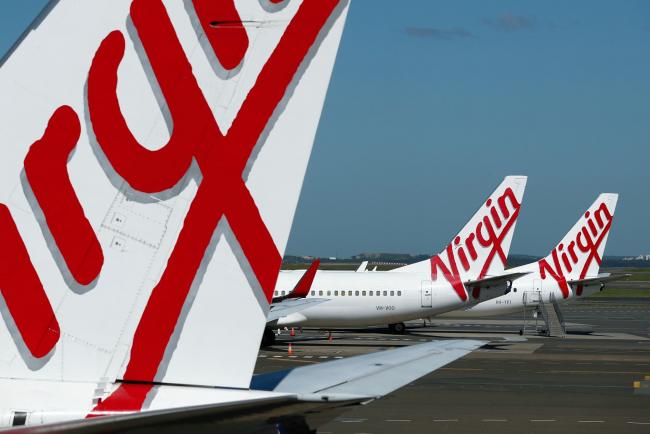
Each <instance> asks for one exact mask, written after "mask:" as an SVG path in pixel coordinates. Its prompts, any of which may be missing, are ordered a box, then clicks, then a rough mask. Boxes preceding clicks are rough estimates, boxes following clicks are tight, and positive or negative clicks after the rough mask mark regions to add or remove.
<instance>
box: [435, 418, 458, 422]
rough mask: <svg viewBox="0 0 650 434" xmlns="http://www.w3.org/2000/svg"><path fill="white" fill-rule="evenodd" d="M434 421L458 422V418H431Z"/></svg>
mask: <svg viewBox="0 0 650 434" xmlns="http://www.w3.org/2000/svg"><path fill="white" fill-rule="evenodd" d="M433 421H434V422H458V419H433Z"/></svg>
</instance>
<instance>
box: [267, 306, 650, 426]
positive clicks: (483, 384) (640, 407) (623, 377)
mask: <svg viewBox="0 0 650 434" xmlns="http://www.w3.org/2000/svg"><path fill="white" fill-rule="evenodd" d="M563 314H564V317H565V319H566V322H567V331H568V333H567V335H566V336H565V337H563V338H552V337H545V336H540V335H538V334H536V333H535V329H534V321H531V319H530V318H529V319H528V321H527V327H526V330H527V332H526V333H525V334H524V335H523V336H521V335H520V334H519V331H520V330H521V329H522V326H523V320H522V316H521V315H509V316H504V317H495V318H489V319H482V320H468V319H459V320H454V319H444V320H433V321H431V322H427V323H426V325H425V324H424V323H423V322H422V321H416V322H412V323H409V324H408V326H409V327H408V330H407V333H406V334H403V335H397V334H390V333H389V332H388V330H387V329H385V328H372V329H360V330H359V329H357V330H338V331H334V332H333V334H332V336H333V339H332V340H331V341H330V340H328V338H327V333H326V332H324V331H320V330H304V331H303V332H302V333H297V334H296V336H294V337H291V336H289V333H288V332H283V334H282V335H281V336H280V337H279V340H278V342H277V344H276V345H274V346H273V347H270V348H265V349H262V350H261V351H260V354H259V359H258V363H257V367H256V372H267V371H274V370H279V369H287V368H290V367H295V366H300V365H303V364H307V363H320V362H324V361H327V360H332V359H337V358H343V357H350V356H354V355H358V354H365V353H369V352H374V351H381V350H384V349H388V348H393V347H401V346H404V345H413V344H417V343H420V342H425V341H429V340H435V339H448V338H454V339H462V338H480V339H482V340H486V341H489V342H490V343H489V344H488V345H486V346H485V347H483V348H481V349H479V350H477V351H475V352H474V353H471V354H469V355H467V356H465V357H464V358H462V359H459V360H457V361H455V362H453V363H451V364H449V365H447V366H445V367H443V368H441V369H439V370H438V371H435V372H433V373H431V374H429V375H427V376H425V377H423V378H421V379H419V380H417V381H415V382H414V383H411V384H409V385H407V386H406V387H404V388H402V389H400V390H398V391H396V392H394V393H392V394H390V395H388V396H386V397H384V398H382V399H380V400H376V401H374V402H372V403H370V404H368V405H364V406H357V407H354V408H352V409H351V410H350V411H348V412H347V413H344V414H343V415H341V416H339V417H337V418H335V419H333V420H332V421H331V422H329V423H327V424H326V425H323V426H321V427H319V429H318V432H319V433H321V434H326V433H395V432H400V433H424V432H443V433H444V432H453V433H477V432H481V433H489V432H498V433H510V432H512V433H515V432H516V433H521V432H532V433H537V432H540V433H546V432H549V433H551V432H552V433H559V432H562V433H564V432H571V433H612V432H616V433H627V432H630V433H650V299H633V298H628V299H587V300H583V301H580V302H576V303H573V304H569V305H566V306H564V307H563ZM538 326H541V322H539V323H538ZM289 342H291V343H292V349H293V353H292V354H288V352H287V348H288V343H289Z"/></svg>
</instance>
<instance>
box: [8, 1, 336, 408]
mask: <svg viewBox="0 0 650 434" xmlns="http://www.w3.org/2000/svg"><path fill="white" fill-rule="evenodd" d="M264 3H265V2H257V1H255V2H252V1H240V0H227V1H221V2H212V1H208V0H191V1H189V0H188V1H184V2H180V1H168V0H165V1H161V0H97V1H93V2H78V1H74V0H59V1H56V2H52V3H51V4H50V5H49V6H48V7H47V10H46V12H45V13H44V14H43V15H42V16H41V17H40V18H39V19H38V20H37V21H36V22H35V23H34V24H33V26H32V27H30V28H29V29H28V30H27V32H26V33H25V36H24V37H23V38H22V39H21V41H20V43H19V44H18V45H17V46H16V47H15V49H14V50H13V51H12V52H11V55H10V56H9V57H8V58H6V59H4V60H3V63H2V65H1V66H0V94H1V95H2V98H1V99H0V143H2V149H1V150H0V155H1V156H0V204H2V206H1V207H0V237H2V239H3V240H6V241H7V242H11V244H12V246H13V247H14V248H15V250H14V251H15V252H16V254H15V255H14V257H13V258H12V260H11V262H8V261H0V293H1V295H2V296H1V297H0V314H1V316H2V318H3V320H4V321H1V322H0V352H1V353H2V355H3V356H2V357H0V377H4V378H16V379H21V378H23V379H24V378H28V379H46V380H64V381H78V382H85V381H88V382H98V381H100V380H101V381H109V382H110V381H115V380H119V379H123V380H126V383H128V382H129V381H131V382H138V383H149V384H153V382H160V383H177V384H199V385H206V386H221V387H234V388H247V387H248V385H249V384H250V378H251V375H252V372H253V369H254V365H255V362H256V356H257V352H258V347H259V342H260V340H261V337H262V333H263V330H264V325H265V324H266V314H267V312H268V310H269V301H270V299H271V297H272V293H273V289H274V286H275V281H276V279H277V275H278V272H279V269H280V265H281V261H282V256H283V253H284V250H285V246H286V243H287V239H288V235H289V231H290V229H291V223H292V219H293V216H294V212H295V208H296V204H297V201H298V197H299V194H300V189H301V187H302V181H303V178H304V174H305V170H306V167H307V162H308V160H309V156H310V153H311V148H312V144H313V140H314V136H315V133H316V127H317V125H318V121H319V118H320V114H321V110H322V107H323V103H324V99H325V94H326V91H327V86H328V84H329V80H330V77H331V72H332V68H333V65H334V60H335V57H336V53H337V50H338V45H339V42H340V39H341V35H342V31H343V25H344V22H345V17H346V14H347V8H348V1H347V0H319V1H310V0H304V1H300V0H292V1H288V2H287V1H285V2H284V4H282V5H272V7H271V6H269V5H266V4H264ZM267 3H268V2H267ZM5 247H6V246H5ZM233 324H237V327H233ZM64 349H65V351H64ZM126 383H123V384H126ZM120 393H121V392H120ZM126 395H128V393H126ZM126 395H125V394H124V393H123V394H122V396H121V398H120V396H117V397H116V398H115V399H116V400H120V399H124V398H125V396H126ZM145 395H146V394H145ZM129 399H130V398H129ZM113 401H114V400H111V398H108V399H105V400H103V402H104V403H107V404H106V405H108V406H109V407H110V405H111V404H110V403H111V402H113ZM144 401H145V396H139V397H136V398H134V401H133V402H132V403H131V404H129V406H131V407H133V408H135V407H137V406H141V405H143V403H144Z"/></svg>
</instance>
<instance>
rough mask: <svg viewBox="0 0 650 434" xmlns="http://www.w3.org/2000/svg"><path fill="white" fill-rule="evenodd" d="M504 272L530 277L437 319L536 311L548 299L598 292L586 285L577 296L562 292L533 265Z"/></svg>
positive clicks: (596, 287) (563, 300)
mask: <svg viewBox="0 0 650 434" xmlns="http://www.w3.org/2000/svg"><path fill="white" fill-rule="evenodd" d="M508 271H509V272H519V271H521V272H525V271H529V272H530V274H527V275H525V276H523V277H521V278H519V279H517V280H515V281H514V282H513V284H512V288H511V289H510V291H509V292H508V293H506V294H503V295H501V296H499V297H496V298H493V299H490V300H484V301H481V302H480V303H477V304H475V305H473V306H468V307H466V308H463V309H461V310H455V311H452V312H445V313H442V314H439V315H438V316H442V317H454V318H457V317H474V318H478V317H483V316H495V315H507V314H511V313H517V312H522V311H523V310H524V309H527V310H533V309H536V308H537V306H538V304H539V303H541V302H549V301H551V299H552V298H554V299H555V300H556V301H557V302H559V303H566V302H569V301H572V300H575V299H577V298H583V297H587V296H589V295H591V294H593V293H594V292H598V291H600V290H601V289H602V286H601V285H600V284H597V285H588V286H584V287H583V288H582V291H581V292H580V294H578V291H577V288H575V287H573V286H571V285H566V290H568V292H564V291H563V290H562V288H561V286H560V285H561V283H560V282H558V281H557V280H555V279H554V278H553V277H552V276H549V275H547V276H546V277H545V278H542V276H541V274H540V272H539V266H538V263H537V262H535V263H532V264H527V265H523V266H521V267H517V268H512V269H509V270H508ZM560 280H562V279H560Z"/></svg>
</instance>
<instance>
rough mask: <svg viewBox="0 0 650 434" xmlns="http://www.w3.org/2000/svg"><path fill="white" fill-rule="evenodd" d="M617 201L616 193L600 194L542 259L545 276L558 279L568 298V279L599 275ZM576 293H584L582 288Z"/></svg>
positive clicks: (541, 269)
mask: <svg viewBox="0 0 650 434" xmlns="http://www.w3.org/2000/svg"><path fill="white" fill-rule="evenodd" d="M617 201H618V194H615V193H603V194H601V195H600V196H598V198H597V199H596V201H595V202H594V203H592V204H591V206H590V207H589V208H588V209H587V211H586V212H585V213H584V214H582V215H581V216H580V219H578V221H577V222H576V224H575V225H574V226H573V227H572V228H571V230H570V231H569V232H568V233H567V234H566V235H565V236H564V238H562V241H560V242H559V243H558V244H557V246H555V247H554V248H553V250H552V251H551V253H550V254H549V255H548V256H547V257H546V258H544V259H541V260H540V261H538V265H539V271H540V274H541V277H542V279H552V280H555V281H556V282H557V283H558V284H559V286H560V290H561V291H562V294H563V296H564V298H567V297H568V296H569V286H568V284H567V283H566V282H567V280H577V279H584V278H588V277H596V276H597V275H598V270H599V269H600V263H601V261H602V258H603V253H604V252H605V245H606V244H607V237H608V236H609V230H610V228H611V226H612V220H613V218H614V212H615V211H616V202H617ZM576 293H577V295H581V293H582V287H580V286H578V287H577V290H576Z"/></svg>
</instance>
